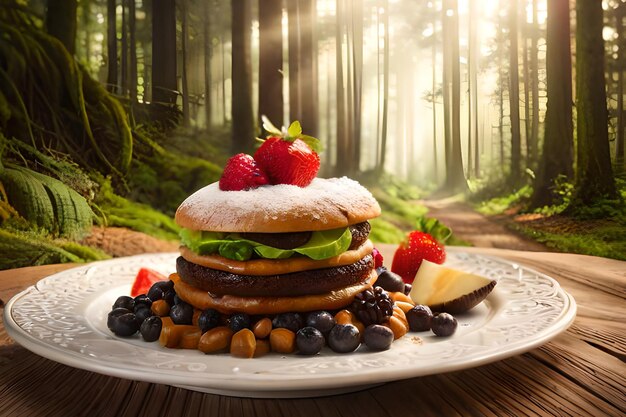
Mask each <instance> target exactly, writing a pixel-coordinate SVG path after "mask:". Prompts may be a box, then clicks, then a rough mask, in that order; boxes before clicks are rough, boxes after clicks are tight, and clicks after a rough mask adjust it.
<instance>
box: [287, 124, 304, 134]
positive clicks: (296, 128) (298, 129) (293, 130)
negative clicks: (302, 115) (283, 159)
mask: <svg viewBox="0 0 626 417" xmlns="http://www.w3.org/2000/svg"><path fill="white" fill-rule="evenodd" d="M287 134H288V135H289V136H291V137H293V138H299V137H300V135H302V126H301V125H300V122H299V121H297V120H296V121H295V122H293V123H292V124H290V125H289V129H287Z"/></svg>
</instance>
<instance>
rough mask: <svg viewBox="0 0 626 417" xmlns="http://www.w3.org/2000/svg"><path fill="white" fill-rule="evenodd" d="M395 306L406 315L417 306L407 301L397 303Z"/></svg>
mask: <svg viewBox="0 0 626 417" xmlns="http://www.w3.org/2000/svg"><path fill="white" fill-rule="evenodd" d="M395 305H396V306H397V307H400V310H402V311H403V312H405V313H406V312H407V311H409V310H411V309H412V308H413V307H415V305H414V304H413V303H407V302H405V301H396V302H395Z"/></svg>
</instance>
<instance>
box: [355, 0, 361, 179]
mask: <svg viewBox="0 0 626 417" xmlns="http://www.w3.org/2000/svg"><path fill="white" fill-rule="evenodd" d="M352 62H353V66H352V72H353V74H352V75H353V77H352V91H353V105H352V112H353V114H354V117H353V134H352V137H353V141H354V156H353V160H354V162H353V165H354V167H353V168H354V169H355V170H356V171H359V170H360V165H361V114H362V112H361V108H362V104H361V103H362V99H361V96H362V94H363V3H362V2H360V1H357V2H355V3H354V4H353V7H352Z"/></svg>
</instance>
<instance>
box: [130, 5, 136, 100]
mask: <svg viewBox="0 0 626 417" xmlns="http://www.w3.org/2000/svg"><path fill="white" fill-rule="evenodd" d="M128 42H129V52H130V54H129V55H130V56H129V58H130V62H129V63H130V68H129V71H128V77H129V80H128V87H129V92H128V97H129V98H130V102H131V104H132V103H134V102H136V101H137V41H136V15H135V0H128Z"/></svg>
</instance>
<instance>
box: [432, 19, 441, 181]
mask: <svg viewBox="0 0 626 417" xmlns="http://www.w3.org/2000/svg"><path fill="white" fill-rule="evenodd" d="M433 26H434V25H433ZM432 42H433V46H432V52H431V64H430V65H431V67H432V68H431V70H432V74H431V77H432V79H431V82H432V85H431V98H432V104H433V173H434V174H435V175H434V177H433V180H434V182H435V185H436V186H437V185H439V153H438V152H437V40H436V39H435V35H434V31H433V39H432Z"/></svg>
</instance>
